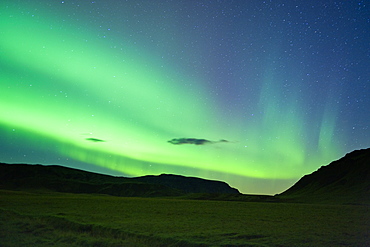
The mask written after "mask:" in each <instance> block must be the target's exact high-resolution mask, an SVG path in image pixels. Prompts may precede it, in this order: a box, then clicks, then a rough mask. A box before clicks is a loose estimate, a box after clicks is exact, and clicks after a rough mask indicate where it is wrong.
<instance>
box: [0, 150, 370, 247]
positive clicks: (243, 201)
mask: <svg viewBox="0 0 370 247" xmlns="http://www.w3.org/2000/svg"><path fill="white" fill-rule="evenodd" d="M369 156H370V149H366V150H358V151H354V152H352V153H349V154H347V155H346V156H345V157H343V158H341V159H339V160H337V161H334V162H332V163H331V164H329V165H327V166H323V167H321V168H320V169H318V170H317V171H316V172H313V173H312V174H310V175H306V176H304V177H303V178H302V179H300V180H299V181H298V182H297V183H296V184H295V185H294V186H292V187H291V188H290V189H288V190H287V191H285V192H283V193H281V194H279V195H275V196H266V195H244V194H241V193H239V192H238V191H237V190H236V189H233V188H231V187H230V186H228V185H227V184H226V183H224V182H218V181H212V180H205V179H200V178H191V177H184V176H177V175H168V174H162V175H159V176H144V177H138V178H124V177H113V176H107V175H101V174H96V173H91V172H85V171H81V170H76V169H71V168H66V167H62V166H42V165H25V164H0V246H2V247H3V246H4V247H16V246H48V247H49V246H68V247H80V246H107V247H108V246H109V247H113V246H114V247H118V246H150V247H154V246H174V247H175V246H176V247H180V246H181V247H187V246H189V247H190V246H223V247H225V246H279V247H282V246H301V247H310V246H322V247H324V246H325V247H326V246H369V245H368V243H369V242H370V232H369V229H370V228H369V227H370V225H369V224H370V207H369V205H370V201H369Z"/></svg>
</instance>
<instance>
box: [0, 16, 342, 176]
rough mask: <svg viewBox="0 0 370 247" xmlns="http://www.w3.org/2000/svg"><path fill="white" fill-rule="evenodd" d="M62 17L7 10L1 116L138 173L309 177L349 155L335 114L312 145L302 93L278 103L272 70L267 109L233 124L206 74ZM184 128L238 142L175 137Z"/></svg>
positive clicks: (74, 152) (89, 157) (265, 91)
mask: <svg viewBox="0 0 370 247" xmlns="http://www.w3.org/2000/svg"><path fill="white" fill-rule="evenodd" d="M17 13H18V14H17ZM54 22H55V23H54ZM50 23H53V27H54V28H53V29H50ZM57 26H58V24H57V22H56V20H54V19H53V18H49V19H43V18H41V17H38V18H36V17H32V16H30V15H26V14H25V15H21V14H20V13H19V10H18V11H17V10H11V9H8V10H7V11H5V10H3V14H2V15H1V16H0V30H1V35H2V38H1V39H0V47H1V54H2V56H1V58H0V65H1V67H2V68H3V69H2V71H3V72H2V73H1V75H0V80H1V84H0V92H1V98H0V124H1V125H3V126H15V127H20V128H23V129H26V130H28V131H29V133H30V136H33V137H34V138H35V139H37V138H38V136H39V135H42V136H46V137H47V138H50V143H53V144H54V145H55V146H56V147H57V148H56V150H55V151H56V152H59V153H61V154H62V155H65V156H67V157H70V158H73V159H75V160H79V161H83V162H87V163H91V164H95V165H98V166H103V167H107V168H110V169H113V170H119V171H122V172H124V173H126V174H131V175H146V174H159V173H166V172H167V173H168V172H171V173H182V174H187V175H199V176H203V177H207V176H208V175H209V174H210V173H212V171H215V172H218V173H223V174H225V176H227V174H232V175H241V176H247V177H255V178H272V179H288V178H297V177H300V176H301V175H302V174H305V173H307V172H310V171H312V170H314V169H315V168H316V167H317V165H318V164H317V163H316V162H317V161H318V160H320V162H327V161H330V160H332V159H333V158H337V156H338V155H340V152H339V150H338V148H337V146H336V145H335V144H333V142H332V139H331V138H332V136H333V126H334V125H335V121H334V118H330V121H329V120H323V121H322V123H321V124H322V125H321V128H320V136H319V144H318V146H317V148H318V150H314V151H312V150H310V151H308V150H309V148H308V145H307V144H306V143H305V139H304V137H305V136H307V135H308V134H307V133H306V132H308V131H309V129H308V128H307V126H305V125H304V118H303V116H302V115H301V114H300V113H299V110H298V109H299V105H300V103H301V102H299V101H297V100H296V98H298V97H296V98H295V99H289V100H288V101H290V103H289V104H287V105H289V107H286V106H285V105H281V104H279V102H280V101H281V99H282V96H281V95H279V89H278V88H274V87H273V84H274V78H273V76H272V75H271V74H270V72H269V71H267V72H266V78H265V80H264V81H263V82H262V89H261V94H260V102H259V103H258V104H257V105H256V107H257V108H259V110H261V111H262V112H263V115H262V116H261V117H259V118H257V120H255V121H254V122H252V121H251V122H247V123H244V122H242V121H241V120H235V123H232V126H243V128H245V129H243V130H240V127H237V128H236V127H231V128H230V126H226V125H225V126H224V125H223V124H222V123H223V122H226V121H229V120H225V119H224V118H223V116H216V115H215V114H214V112H216V111H215V110H214V109H212V108H213V105H212V102H210V101H209V100H207V91H206V90H205V88H203V87H202V86H200V85H202V83H201V81H198V82H195V83H193V84H195V85H198V86H196V90H190V89H189V88H187V87H186V86H184V83H183V82H184V81H185V82H187V81H188V80H189V79H188V78H184V76H183V75H178V74H176V73H175V72H173V71H172V70H171V67H170V66H166V67H165V68H162V67H161V66H160V64H158V63H157V62H158V61H156V59H155V58H154V57H153V56H151V54H150V52H149V51H146V52H145V51H137V50H136V48H134V47H129V46H127V47H125V49H124V50H115V51H112V49H110V48H109V46H110V42H105V41H101V40H99V39H98V38H97V37H96V35H95V34H94V32H93V30H87V31H83V32H79V30H78V29H77V28H73V23H71V25H70V26H71V27H70V28H68V29H67V28H56V27H57ZM15 27H16V28H15ZM86 37H89V38H88V39H87V38H86ZM179 82H181V83H179ZM297 94H298V93H297ZM324 114H326V115H328V112H324ZM326 115H325V116H324V119H325V118H327V116H326ZM233 124H234V125H233ZM87 137H91V138H98V139H102V140H104V141H105V142H101V143H93V142H89V141H86V138H87ZM181 137H195V138H206V139H209V140H215V141H217V140H220V139H226V140H228V141H229V143H218V144H210V145H200V146H195V145H172V144H169V143H168V142H167V141H168V140H170V139H172V138H181ZM327 149H330V151H329V152H326V151H325V150H327ZM309 152H313V154H311V156H315V157H314V158H310V157H308V154H309ZM315 152H316V153H315ZM320 164H321V163H320ZM320 164H319V165H320ZM187 169H189V170H187ZM190 169H191V171H190ZM194 171H197V174H194V173H196V172H194ZM188 173H192V174H188Z"/></svg>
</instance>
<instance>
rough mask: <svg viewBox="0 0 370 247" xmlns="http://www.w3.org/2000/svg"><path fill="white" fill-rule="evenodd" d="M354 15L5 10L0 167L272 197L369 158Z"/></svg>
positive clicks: (361, 42)
mask: <svg viewBox="0 0 370 247" xmlns="http://www.w3.org/2000/svg"><path fill="white" fill-rule="evenodd" d="M365 3H366V1H303V0H302V1H273V0H271V1H182V0H178V1H113V0H105V1H103V0H101V1H99V0H97V1H72V0H71V1H68V0H65V1H50V0H39V1H21V0H12V1H10V0H9V1H2V2H1V3H0V134H1V136H2V138H1V151H0V161H1V162H8V163H20V162H23V163H41V164H60V165H65V166H69V167H74V168H79V169H85V170H91V171H97V172H104V173H108V174H114V175H124V176H141V175H148V174H161V173H173V174H180V175H186V176H197V177H202V178H207V179H217V180H222V181H225V182H227V183H229V184H230V185H231V186H233V187H236V188H238V189H239V190H240V191H241V192H243V193H263V194H274V193H279V192H282V191H283V190H285V189H287V188H288V187H290V186H291V185H292V184H293V183H294V182H295V181H297V180H298V179H299V178H300V177H301V176H303V175H305V174H307V173H310V172H312V171H314V170H316V169H318V168H319V167H320V166H322V165H326V164H328V163H329V162H331V161H333V160H335V159H338V158H340V157H342V156H343V155H344V154H345V153H347V152H350V151H352V150H354V149H360V148H367V147H369V146H370V131H369V122H370V114H369V106H370V97H369V96H370V94H369V92H370V81H369V78H370V70H369V68H370V48H369V44H370V38H369V37H370V34H369V30H370V28H369V27H370V21H369V16H370V11H369V5H367V4H365ZM171 140H172V141H173V143H171ZM174 144H175V145H174ZM177 144H186V145H177ZM194 144H195V145H194Z"/></svg>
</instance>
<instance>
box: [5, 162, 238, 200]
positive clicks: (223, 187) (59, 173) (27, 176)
mask: <svg viewBox="0 0 370 247" xmlns="http://www.w3.org/2000/svg"><path fill="white" fill-rule="evenodd" d="M0 189H19V190H22V189H23V190H24V189H26V190H30V189H33V190H50V191H56V192H70V193H98V194H109V195H115V196H146V197H154V196H182V195H185V194H189V193H219V194H224V193H225V194H240V192H239V191H238V190H237V189H235V188H232V187H230V186H229V185H228V184H227V183H225V182H222V181H216V180H207V179H201V178H195V177H185V176H181V175H174V174H161V175H158V176H156V175H148V176H142V177H134V178H127V177H117V176H110V175H104V174H98V173H94V172H88V171H83V170H79V169H75V168H69V167H64V166H59V165H40V164H36V165H28V164H6V163H0Z"/></svg>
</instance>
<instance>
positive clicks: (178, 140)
mask: <svg viewBox="0 0 370 247" xmlns="http://www.w3.org/2000/svg"><path fill="white" fill-rule="evenodd" d="M168 142H169V143H171V144H174V145H179V144H194V145H204V144H212V143H219V142H228V141H227V140H219V141H210V140H206V139H197V138H174V139H172V140H169V141H168Z"/></svg>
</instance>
